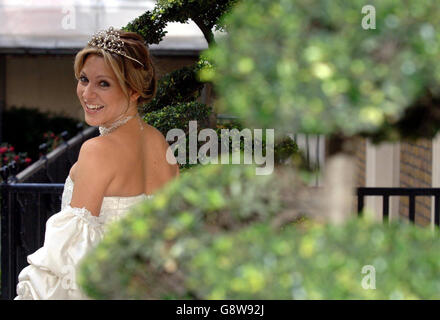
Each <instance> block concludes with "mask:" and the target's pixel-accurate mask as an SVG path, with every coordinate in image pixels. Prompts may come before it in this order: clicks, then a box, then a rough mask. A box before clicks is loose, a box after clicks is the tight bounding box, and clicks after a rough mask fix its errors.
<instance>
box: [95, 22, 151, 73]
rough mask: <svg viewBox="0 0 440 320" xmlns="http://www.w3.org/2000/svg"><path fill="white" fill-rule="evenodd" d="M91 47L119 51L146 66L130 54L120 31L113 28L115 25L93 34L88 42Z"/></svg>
mask: <svg viewBox="0 0 440 320" xmlns="http://www.w3.org/2000/svg"><path fill="white" fill-rule="evenodd" d="M88 45H89V46H90V47H97V48H100V49H104V50H106V51H110V52H114V53H117V54H119V55H121V56H124V57H126V58H128V59H130V60H133V61H136V62H137V63H139V64H140V65H141V66H142V67H143V66H144V65H143V63H141V62H140V61H139V60H136V59H135V58H132V57H130V56H128V55H127V54H126V53H125V51H124V50H123V49H124V41H122V40H121V37H120V35H119V31H118V30H115V29H113V27H110V28H108V29H107V30H102V31H98V32H97V33H95V34H94V35H93V36H92V39H90V41H89V42H88Z"/></svg>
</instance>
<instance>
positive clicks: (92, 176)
mask: <svg viewBox="0 0 440 320" xmlns="http://www.w3.org/2000/svg"><path fill="white" fill-rule="evenodd" d="M109 143H110V142H109V141H108V140H107V139H101V138H100V137H96V138H92V139H89V140H87V141H85V142H84V143H83V144H82V146H81V149H80V152H79V157H78V161H77V164H76V170H75V188H74V190H73V195H72V200H71V206H72V207H78V208H82V207H85V208H87V209H88V210H89V211H90V212H91V213H92V214H93V215H96V216H97V215H99V211H100V208H101V204H102V200H103V198H104V194H105V191H106V189H107V187H108V185H109V184H110V182H111V181H112V179H113V178H114V170H113V169H112V164H111V162H110V161H108V159H109V156H108V155H109Z"/></svg>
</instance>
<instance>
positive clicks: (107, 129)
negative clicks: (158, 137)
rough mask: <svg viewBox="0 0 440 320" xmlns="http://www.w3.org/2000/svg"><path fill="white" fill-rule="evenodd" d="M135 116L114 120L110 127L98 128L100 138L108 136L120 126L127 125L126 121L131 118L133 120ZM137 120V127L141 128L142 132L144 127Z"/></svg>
mask: <svg viewBox="0 0 440 320" xmlns="http://www.w3.org/2000/svg"><path fill="white" fill-rule="evenodd" d="M134 116H135V115H131V116H127V117H125V118H122V119H119V120H116V121H115V122H113V123H112V124H111V126H110V127H101V126H100V127H99V133H100V135H101V136H105V135H107V134H109V133H110V132H113V131H115V130H116V129H117V128H119V127H120V126H122V125H124V124H126V123H127V121H128V120H130V119H131V118H133V117H134ZM138 120H139V125H140V127H141V130H144V126H143V125H142V120H141V119H140V118H139V117H138Z"/></svg>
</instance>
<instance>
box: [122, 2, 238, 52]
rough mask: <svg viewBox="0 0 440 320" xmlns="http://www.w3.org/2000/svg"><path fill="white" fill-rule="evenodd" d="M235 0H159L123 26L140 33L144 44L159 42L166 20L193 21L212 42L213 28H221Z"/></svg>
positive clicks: (164, 32)
mask: <svg viewBox="0 0 440 320" xmlns="http://www.w3.org/2000/svg"><path fill="white" fill-rule="evenodd" d="M236 2H238V0H159V1H158V2H157V3H156V6H155V7H154V9H153V11H147V12H145V13H144V14H143V15H141V16H140V17H138V18H136V19H135V20H133V21H132V22H130V23H129V24H128V25H127V26H126V27H124V28H123V29H124V30H126V31H133V32H137V33H139V34H140V35H142V36H143V37H144V39H145V41H146V42H147V44H152V43H155V44H157V43H159V42H160V41H161V40H162V39H163V37H164V36H165V34H166V31H165V30H164V29H165V27H166V25H167V24H168V23H169V22H180V23H187V22H188V20H190V19H191V20H193V21H194V22H195V23H196V24H197V26H198V27H199V28H200V30H201V31H202V32H203V34H204V36H205V38H206V41H208V43H213V42H214V36H213V33H212V31H211V30H212V29H213V28H215V30H223V29H224V28H223V27H224V26H223V24H222V22H221V21H222V20H221V19H220V18H221V17H222V16H223V15H224V14H225V13H226V12H228V11H229V10H230V9H231V7H232V6H233V5H234V4H235V3H236Z"/></svg>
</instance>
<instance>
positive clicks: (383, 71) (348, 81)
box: [203, 0, 440, 135]
mask: <svg viewBox="0 0 440 320" xmlns="http://www.w3.org/2000/svg"><path fill="white" fill-rule="evenodd" d="M369 4H371V5H373V6H374V7H375V8H376V21H377V28H376V29H374V30H364V29H362V26H361V22H362V18H364V16H365V15H363V14H362V13H361V12H362V11H361V10H362V7H363V6H364V5H365V1H361V0H354V1H351V0H350V1H327V0H312V1H309V0H298V1H289V0H256V1H242V2H240V3H238V5H237V6H236V7H235V8H234V10H233V11H232V13H231V14H230V15H228V16H227V17H226V18H225V23H226V24H227V25H228V28H229V31H230V32H229V35H228V36H227V37H224V38H222V39H220V40H219V41H218V42H217V45H216V46H213V47H212V48H210V49H209V50H208V51H207V52H206V58H207V59H208V60H210V61H212V63H213V65H214V71H211V72H209V73H208V74H204V75H203V80H204V81H208V80H212V81H213V82H214V84H215V85H216V90H218V93H219V99H218V105H219V108H220V110H221V111H227V112H229V113H231V114H234V115H237V116H239V117H241V118H243V119H245V120H246V124H247V125H248V126H251V127H255V126H256V127H271V128H277V129H280V130H285V131H287V132H289V131H294V132H310V133H323V134H329V133H342V134H345V135H354V134H356V133H358V132H364V133H372V132H374V131H375V130H377V129H379V128H381V126H382V125H383V124H385V123H389V124H391V125H392V124H394V123H396V122H397V121H398V120H399V119H400V117H401V116H402V113H403V111H404V110H405V109H406V108H408V107H410V106H412V105H413V104H414V103H416V102H417V101H418V98H419V97H421V96H422V95H424V94H425V92H426V91H428V92H430V93H431V94H432V95H433V96H434V97H439V96H440V90H439V86H438V83H439V81H440V67H439V66H438V63H437V62H438V61H439V58H440V47H439V46H438V45H437V43H438V40H439V34H440V33H439V32H436V30H437V25H438V24H437V23H436V22H437V20H436V16H437V14H438V7H437V6H436V4H435V1H429V0H427V1H421V2H414V3H411V4H409V3H408V5H405V6H403V5H401V3H399V2H398V1H394V0H385V1H382V0H381V1H371V2H370V3H369ZM255 44H261V45H260V46H259V47H258V49H256V47H255ZM438 123H439V122H438V121H437V124H438ZM436 130H437V128H436Z"/></svg>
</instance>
